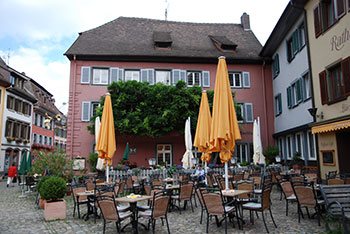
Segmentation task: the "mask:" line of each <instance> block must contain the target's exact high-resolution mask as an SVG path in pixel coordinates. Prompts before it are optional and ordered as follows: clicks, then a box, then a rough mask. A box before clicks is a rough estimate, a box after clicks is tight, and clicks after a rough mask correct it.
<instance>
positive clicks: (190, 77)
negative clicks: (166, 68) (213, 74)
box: [186, 71, 202, 87]
mask: <svg viewBox="0 0 350 234" xmlns="http://www.w3.org/2000/svg"><path fill="white" fill-rule="evenodd" d="M196 74H198V83H196V77H195V75H196ZM186 76H187V86H188V87H193V86H195V85H198V86H201V85H202V81H201V80H202V72H200V71H187V73H186ZM190 80H191V81H192V84H189V81H190Z"/></svg>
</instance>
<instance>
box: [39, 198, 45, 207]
mask: <svg viewBox="0 0 350 234" xmlns="http://www.w3.org/2000/svg"><path fill="white" fill-rule="evenodd" d="M45 203H46V200H43V199H41V198H39V209H44V208H45Z"/></svg>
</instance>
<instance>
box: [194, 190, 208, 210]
mask: <svg viewBox="0 0 350 234" xmlns="http://www.w3.org/2000/svg"><path fill="white" fill-rule="evenodd" d="M196 193H197V197H198V200H199V203H200V204H201V206H202V208H204V206H205V205H204V201H203V195H202V194H206V193H207V189H206V188H197V189H196Z"/></svg>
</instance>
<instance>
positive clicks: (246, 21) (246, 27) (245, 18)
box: [241, 12, 250, 31]
mask: <svg viewBox="0 0 350 234" xmlns="http://www.w3.org/2000/svg"><path fill="white" fill-rule="evenodd" d="M241 24H242V27H243V29H244V30H246V31H249V30H250V21H249V15H248V14H247V13H245V12H244V13H243V15H242V16H241Z"/></svg>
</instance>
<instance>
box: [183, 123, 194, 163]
mask: <svg viewBox="0 0 350 234" xmlns="http://www.w3.org/2000/svg"><path fill="white" fill-rule="evenodd" d="M185 146H186V152H185V154H184V155H183V157H182V160H181V162H182V167H183V168H185V169H188V168H192V162H191V161H192V158H193V154H192V136H191V122H190V117H188V119H187V120H186V123H185Z"/></svg>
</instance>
